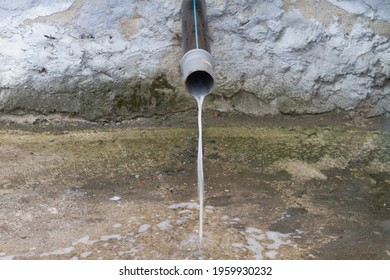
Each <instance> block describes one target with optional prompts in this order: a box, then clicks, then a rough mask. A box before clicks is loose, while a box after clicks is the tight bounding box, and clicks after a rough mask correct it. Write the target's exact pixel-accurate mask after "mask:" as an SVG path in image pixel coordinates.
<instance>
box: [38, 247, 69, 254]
mask: <svg viewBox="0 0 390 280" xmlns="http://www.w3.org/2000/svg"><path fill="white" fill-rule="evenodd" d="M73 250H74V247H73V246H71V247H67V248H63V249H58V250H54V251H52V252H47V253H42V254H40V255H39V256H40V257H47V256H51V255H66V254H69V253H71V252H73Z"/></svg>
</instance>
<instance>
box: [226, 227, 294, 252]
mask: <svg viewBox="0 0 390 280" xmlns="http://www.w3.org/2000/svg"><path fill="white" fill-rule="evenodd" d="M244 235H245V239H246V240H247V243H248V244H247V245H244V244H240V243H234V244H233V246H234V247H236V248H241V249H243V248H246V249H248V250H250V251H251V252H253V253H254V257H255V259H257V260H262V259H264V258H265V257H267V258H269V259H275V258H276V256H277V255H278V250H279V248H280V246H282V245H287V244H291V240H289V238H290V234H284V233H280V232H276V231H267V232H264V231H263V230H261V229H257V228H254V227H249V228H248V229H247V230H246V231H245V233H244Z"/></svg>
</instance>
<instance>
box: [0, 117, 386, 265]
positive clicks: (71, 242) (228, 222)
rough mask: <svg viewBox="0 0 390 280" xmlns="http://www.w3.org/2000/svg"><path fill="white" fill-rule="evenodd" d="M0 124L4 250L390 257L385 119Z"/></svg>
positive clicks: (6, 255)
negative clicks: (200, 181) (200, 185)
mask: <svg viewBox="0 0 390 280" xmlns="http://www.w3.org/2000/svg"><path fill="white" fill-rule="evenodd" d="M203 127H204V130H203V143H204V173H205V193H204V197H205V209H204V210H205V213H204V222H205V223H204V238H203V243H202V245H200V244H199V242H198V235H199V233H198V229H199V220H198V219H199V212H198V210H199V209H198V192H197V170H196V166H197V165H196V156H197V117H196V112H195V111H194V112H188V113H183V114H179V115H174V116H170V117H153V118H147V119H137V120H131V121H126V122H122V123H91V122H86V121H82V120H73V119H71V118H68V119H67V120H64V118H62V117H48V116H46V117H42V116H40V117H34V116H24V117H9V118H4V117H3V121H2V122H1V123H0V259H1V260H9V259H76V260H77V259H390V131H389V129H390V119H389V118H386V117H382V118H375V119H359V118H350V117H348V116H346V115H343V114H329V115H314V116H301V117H292V116H275V117H263V118H254V117H248V116H241V115H231V114H230V115H224V114H216V113H211V112H206V114H205V116H204V126H203Z"/></svg>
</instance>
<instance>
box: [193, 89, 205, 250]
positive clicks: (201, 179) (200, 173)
mask: <svg viewBox="0 0 390 280" xmlns="http://www.w3.org/2000/svg"><path fill="white" fill-rule="evenodd" d="M204 98H205V95H195V99H196V102H197V103H198V130H199V137H198V192H199V242H200V243H201V242H202V239H203V189H204V177H203V141H202V106H203V100H204Z"/></svg>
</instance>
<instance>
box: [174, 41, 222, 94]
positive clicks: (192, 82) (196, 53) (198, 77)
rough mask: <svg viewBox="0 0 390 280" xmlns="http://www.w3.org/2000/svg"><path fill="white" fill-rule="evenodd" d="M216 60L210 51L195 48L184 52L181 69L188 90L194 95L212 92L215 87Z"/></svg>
mask: <svg viewBox="0 0 390 280" xmlns="http://www.w3.org/2000/svg"><path fill="white" fill-rule="evenodd" d="M213 67H214V60H213V58H212V56H211V55H210V53H208V52H207V51H205V50H202V49H193V50H190V51H188V52H187V53H185V54H184V56H183V58H182V60H181V69H182V74H183V78H184V82H185V85H186V88H187V90H188V91H189V93H190V94H191V95H193V96H202V95H203V96H205V95H208V94H210V93H211V92H212V91H213V90H214V87H215V80H214V70H213Z"/></svg>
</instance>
